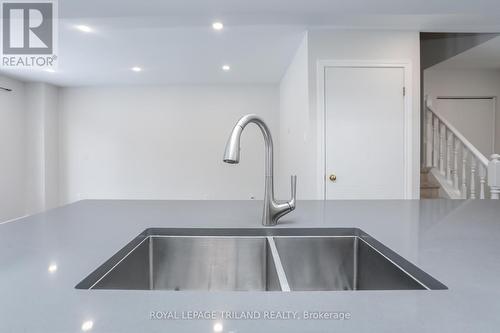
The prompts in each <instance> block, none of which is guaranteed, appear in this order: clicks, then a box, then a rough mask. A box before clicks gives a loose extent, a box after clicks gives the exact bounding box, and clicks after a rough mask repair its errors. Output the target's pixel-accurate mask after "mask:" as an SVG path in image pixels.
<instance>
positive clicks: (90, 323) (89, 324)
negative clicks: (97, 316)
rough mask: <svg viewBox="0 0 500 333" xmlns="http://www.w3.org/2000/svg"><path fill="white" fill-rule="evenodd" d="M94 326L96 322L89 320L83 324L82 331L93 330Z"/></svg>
mask: <svg viewBox="0 0 500 333" xmlns="http://www.w3.org/2000/svg"><path fill="white" fill-rule="evenodd" d="M93 326H94V322H93V321H92V320H87V321H85V322H83V324H82V331H84V332H88V331H90V330H91V329H92V327H93Z"/></svg>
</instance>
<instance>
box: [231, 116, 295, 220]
mask: <svg viewBox="0 0 500 333" xmlns="http://www.w3.org/2000/svg"><path fill="white" fill-rule="evenodd" d="M250 123H254V124H256V125H257V126H259V128H260V130H261V131H262V135H264V141H265V145H266V181H265V190H264V211H263V213H262V224H263V225H265V226H270V225H276V224H277V223H278V220H279V218H280V217H282V216H283V215H285V214H288V213H290V212H291V211H292V210H294V209H295V204H296V202H295V201H296V200H295V199H296V193H297V176H292V177H291V187H292V199H291V200H290V201H288V202H277V201H276V200H275V199H274V181H273V174H274V166H273V139H272V137H271V131H269V128H268V127H267V125H266V123H265V122H264V121H263V120H262V119H261V118H260V117H259V116H257V115H255V114H247V115H246V116H243V117H241V119H240V120H238V122H237V123H236V125H235V126H234V128H233V131H232V132H231V136H230V137H229V139H228V141H227V143H226V150H225V152H224V158H223V161H224V162H226V163H230V164H237V163H239V162H240V138H241V133H242V132H243V129H244V128H245V126H246V125H248V124H250Z"/></svg>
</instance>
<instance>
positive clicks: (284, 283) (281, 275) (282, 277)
mask: <svg viewBox="0 0 500 333" xmlns="http://www.w3.org/2000/svg"><path fill="white" fill-rule="evenodd" d="M267 243H268V244H269V249H270V250H271V255H272V256H273V260H274V265H275V268H276V273H277V274H278V280H279V282H280V287H281V291H284V292H289V291H290V285H289V284H288V279H287V278H286V273H285V270H284V269H283V265H282V264H281V259H280V255H279V253H278V249H277V248H276V243H275V242H274V237H270V236H268V237H267Z"/></svg>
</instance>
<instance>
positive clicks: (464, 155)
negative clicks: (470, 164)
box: [462, 145, 467, 199]
mask: <svg viewBox="0 0 500 333" xmlns="http://www.w3.org/2000/svg"><path fill="white" fill-rule="evenodd" d="M462 198H463V199H467V148H465V146H463V145H462Z"/></svg>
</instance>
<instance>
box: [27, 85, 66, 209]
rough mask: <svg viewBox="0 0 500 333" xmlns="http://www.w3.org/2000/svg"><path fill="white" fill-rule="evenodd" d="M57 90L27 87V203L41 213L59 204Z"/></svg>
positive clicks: (36, 86)
mask: <svg viewBox="0 0 500 333" xmlns="http://www.w3.org/2000/svg"><path fill="white" fill-rule="evenodd" d="M57 102H58V88H57V87H55V86H52V85H49V84H45V83H38V82H37V83H27V84H26V125H27V131H26V140H27V142H28V144H27V147H26V149H27V154H26V168H27V175H26V202H27V203H26V204H27V206H28V207H30V211H32V212H40V211H43V210H46V209H49V208H53V207H56V206H57V205H58V204H59V193H58V181H59V177H58V171H59V170H58V164H59V156H58V155H59V143H58V119H59V114H58V105H57Z"/></svg>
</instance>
